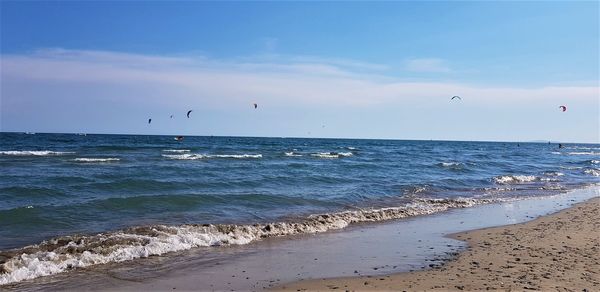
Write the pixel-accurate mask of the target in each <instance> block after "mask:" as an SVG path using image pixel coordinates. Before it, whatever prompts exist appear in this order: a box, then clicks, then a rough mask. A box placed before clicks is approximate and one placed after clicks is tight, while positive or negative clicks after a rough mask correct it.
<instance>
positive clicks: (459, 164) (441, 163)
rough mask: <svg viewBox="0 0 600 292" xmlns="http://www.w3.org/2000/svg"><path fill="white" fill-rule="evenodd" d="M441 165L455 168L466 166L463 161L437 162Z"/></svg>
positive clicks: (459, 168)
mask: <svg viewBox="0 0 600 292" xmlns="http://www.w3.org/2000/svg"><path fill="white" fill-rule="evenodd" d="M436 165H437V166H439V167H443V168H448V169H453V170H461V169H463V168H465V164H464V163H461V162H440V163H437V164H436Z"/></svg>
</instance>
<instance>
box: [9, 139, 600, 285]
mask: <svg viewBox="0 0 600 292" xmlns="http://www.w3.org/2000/svg"><path fill="white" fill-rule="evenodd" d="M0 167H1V168H2V172H1V173H0V250H5V252H2V254H0V255H2V256H3V257H4V258H8V259H16V258H14V256H16V255H17V254H22V253H26V254H27V255H29V256H30V258H27V259H19V260H18V261H13V262H11V265H10V267H9V266H8V265H7V264H6V263H4V264H3V266H4V268H5V269H6V268H10V271H11V272H10V273H4V274H0V279H3V280H4V282H14V281H19V279H26V278H28V277H30V276H31V273H30V272H31V269H34V268H36V269H37V268H39V265H38V266H35V267H34V266H32V265H34V264H36V265H37V264H39V261H40V259H42V260H45V261H47V263H48V266H47V267H45V268H46V270H45V271H46V272H47V273H50V274H53V273H56V272H62V271H66V270H69V269H72V268H76V267H83V266H89V265H93V264H98V263H106V262H115V261H122V260H128V259H132V258H137V257H146V256H149V255H153V254H163V253H166V252H171V251H177V250H185V249H189V248H192V247H197V246H213V245H224V244H245V243H249V242H253V241H255V240H257V239H260V238H264V237H272V236H279V235H286V234H299V233H313V232H322V231H327V230H332V229H338V228H343V227H345V226H347V225H348V224H352V223H356V222H365V221H368V222H372V221H379V220H388V219H394V218H403V217H407V216H412V215H418V214H428V213H434V212H439V211H443V210H446V209H448V208H456V207H461V208H462V207H468V206H472V205H477V204H481V203H489V202H497V201H505V200H512V199H515V198H523V197H532V196H534V197H535V196H539V195H549V194H554V193H560V192H564V191H566V190H569V189H573V188H577V187H580V186H584V185H588V184H592V183H596V182H598V181H599V177H598V175H599V173H600V170H599V168H600V145H590V144H585V145H584V144H582V145H578V144H569V145H566V144H565V147H564V148H562V149H558V147H557V145H555V144H552V145H549V144H543V143H520V144H517V143H492V142H445V141H398V140H353V139H293V138H287V139H286V138H250V137H248V138H240V137H186V138H185V140H184V141H182V142H178V141H175V140H174V139H173V137H170V136H131V135H130V136H125V135H87V136H79V135H72V134H36V135H24V134H17V133H1V134H0ZM389 207H394V208H393V209H391V210H390V209H386V208H389ZM372 208H376V210H374V211H373V210H372ZM382 208H383V209H382ZM347 211H352V212H353V213H348V212H347ZM311 214H327V215H326V216H327V217H322V216H321V217H318V216H317V217H315V216H310V215H311ZM269 222H275V224H269ZM284 223H285V224H284ZM190 224H191V225H190ZM203 224H216V225H207V226H204V225H203ZM224 224H226V225H224ZM254 224H258V225H254ZM286 224H287V225H286ZM130 227H136V228H130ZM99 232H102V234H100V235H94V234H96V233H99ZM80 234H81V235H80ZM51 238H55V239H54V240H49V239H51ZM43 240H49V241H46V242H45V243H43V244H40V243H41V242H42V241H43ZM30 244H36V245H35V246H33V247H32V248H29V249H23V247H24V246H25V245H30ZM15 248H16V250H13V251H7V250H9V249H15ZM86 252H87V254H86ZM4 261H6V262H8V261H9V260H3V262H4ZM18 269H23V270H22V271H21V272H22V273H17V272H16V271H17V270H18ZM19 275H21V276H19ZM40 275H44V273H38V274H37V276H40ZM2 277H4V278H2ZM0 283H3V282H2V280H0Z"/></svg>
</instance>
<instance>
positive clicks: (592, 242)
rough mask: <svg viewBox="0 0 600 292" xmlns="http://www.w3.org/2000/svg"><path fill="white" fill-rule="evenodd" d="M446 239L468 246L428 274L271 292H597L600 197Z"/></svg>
mask: <svg viewBox="0 0 600 292" xmlns="http://www.w3.org/2000/svg"><path fill="white" fill-rule="evenodd" d="M450 237H452V238H455V239H459V240H464V241H466V242H467V243H468V245H469V247H468V248H467V249H466V250H465V251H463V252H461V253H460V254H459V255H458V256H457V257H456V258H455V259H454V260H451V261H449V262H447V263H445V264H442V265H432V267H430V268H429V269H427V270H422V271H414V272H409V273H399V274H390V275H371V276H358V277H345V278H332V279H319V280H305V281H298V282H295V283H291V284H285V285H282V286H278V287H276V288H275V290H288V291H305V290H309V291H310V290H337V289H339V290H363V291H364V290H394V291H403V290H406V291H422V290H437V291H460V290H466V291H470V290H496V289H500V290H514V291H525V290H541V291H600V198H593V199H591V200H589V201H587V202H585V203H580V204H577V205H575V206H573V207H571V208H568V209H565V210H563V211H561V212H558V213H555V214H551V215H547V216H543V217H539V218H537V219H535V220H533V221H529V222H526V223H521V224H515V225H507V226H500V227H492V228H485V229H479V230H473V231H467V232H461V233H456V234H452V235H451V236H450Z"/></svg>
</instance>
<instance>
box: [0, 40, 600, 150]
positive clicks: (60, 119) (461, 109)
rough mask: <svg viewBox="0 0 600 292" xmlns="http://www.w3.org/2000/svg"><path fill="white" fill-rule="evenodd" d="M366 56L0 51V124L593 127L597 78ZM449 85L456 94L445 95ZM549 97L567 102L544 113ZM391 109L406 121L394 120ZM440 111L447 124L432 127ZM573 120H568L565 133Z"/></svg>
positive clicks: (289, 130) (375, 133) (471, 131)
mask: <svg viewBox="0 0 600 292" xmlns="http://www.w3.org/2000/svg"><path fill="white" fill-rule="evenodd" d="M371 65H372V64H369V63H364V62H360V61H353V60H343V59H340V60H335V59H334V60H328V59H326V58H318V57H298V56H287V57H286V56H275V57H264V58H263V57H257V56H253V57H245V58H232V59H215V58H209V57H206V56H202V55H169V56H160V55H144V54H129V53H118V52H108V51H85V50H65V49H46V50H40V51H36V52H33V53H30V54H13V55H2V56H1V70H0V73H1V75H0V79H1V82H2V88H1V93H2V95H1V96H2V100H1V102H2V107H1V108H0V110H1V113H2V115H1V116H0V118H1V123H0V124H1V126H2V127H4V128H2V129H5V130H26V129H29V130H34V131H42V130H43V131H66V130H68V131H82V129H87V131H93V130H94V129H95V131H101V132H121V131H129V132H134V133H143V132H152V133H170V132H178V133H179V132H181V131H183V132H186V131H187V132H188V133H195V134H198V133H203V134H213V133H218V134H232V135H233V134H235V135H237V134H248V135H302V134H303V133H304V134H305V133H306V132H305V130H304V129H306V128H308V127H309V125H310V124H311V123H314V121H313V119H312V118H311V117H314V116H316V117H317V119H318V120H327V117H335V118H331V119H330V122H335V123H337V124H338V127H328V128H327V130H330V131H332V132H331V133H329V134H327V135H329V136H346V137H352V136H364V137H390V135H392V136H391V137H405V138H406V137H413V138H418V137H421V138H427V139H429V137H437V138H453V139H457V138H461V137H462V139H473V138H476V139H515V138H514V137H515V136H514V135H512V134H510V135H509V134H506V135H504V136H502V133H503V132H504V131H505V129H507V128H509V127H519V128H520V131H521V132H522V133H521V136H522V137H530V136H529V134H527V133H529V132H536V133H539V132H540V131H542V130H543V131H546V132H545V133H546V134H544V135H546V136H548V137H554V136H551V135H555V133H562V134H560V135H562V136H564V137H566V138H565V139H570V140H574V141H575V140H579V141H597V138H598V137H597V134H590V133H598V126H597V123H594V122H595V121H597V117H598V111H597V108H598V92H599V88H598V86H556V85H553V84H548V85H546V86H540V87H535V88H533V87H530V88H522V87H515V86H483V85H481V84H479V85H472V84H468V83H460V82H442V81H437V82H433V81H411V82H407V81H405V80H406V79H399V78H397V77H395V76H393V75H387V74H386V73H388V71H387V70H386V69H385V67H378V66H377V65H376V64H375V66H371ZM405 77H406V76H403V78H405ZM453 95H460V96H461V97H462V98H463V99H462V101H459V102H450V97H451V96H453ZM253 102H258V103H259V104H261V112H260V113H261V115H260V119H257V117H259V116H257V115H248V107H249V105H250V104H251V103H253ZM560 104H568V105H569V109H570V111H569V112H567V113H565V114H563V113H560V116H558V117H557V116H555V115H552V113H555V114H559V113H558V105H560ZM189 108H193V109H195V110H198V111H197V113H198V114H201V115H202V117H203V119H204V122H206V123H211V126H209V127H207V126H206V124H202V123H200V124H197V125H196V124H194V125H191V124H189V123H185V124H184V123H180V124H177V125H176V124H173V125H171V123H158V122H157V123H156V125H153V127H152V129H151V128H149V127H147V124H146V123H145V121H146V119H147V118H148V116H153V117H155V119H156V121H159V120H160V117H168V116H169V115H170V114H171V113H173V112H178V111H182V112H183V110H187V109H189ZM449 109H451V110H449ZM269 110H270V111H269ZM251 112H253V111H251ZM457 112H458V113H460V114H456V113H457ZM571 112H577V115H576V116H575V115H572V114H571ZM253 113H254V112H253ZM569 115H570V116H571V119H566V117H567V116H569ZM107 116H110V119H107V118H106V117H107ZM357 116H360V119H357ZM290 117H293V118H290ZM508 117H510V119H508ZM399 118H400V119H402V120H403V121H404V122H405V123H404V124H401V125H399V124H397V121H398V119H399ZM165 119H166V118H165ZM449 119H450V120H452V122H453V123H454V124H455V125H458V126H456V127H452V129H446V128H443V127H441V128H440V127H439V125H441V124H443V123H446V122H447V120H449ZM82 121H83V122H82ZM140 121H141V122H140ZM169 121H170V119H169ZM282 121H284V122H282ZM179 122H182V121H179ZM257 123H262V124H261V125H262V126H257ZM319 123H320V122H319ZM188 124H189V125H188ZM123 125H126V126H125V127H124V126H123ZM169 125H171V126H169ZM493 125H496V127H497V129H496V131H494V130H490V128H489V127H490V126H493ZM187 126H189V128H186V127H187ZM399 126H401V127H403V128H402V129H399V128H398V127H399ZM169 127H171V128H169ZM561 127H562V128H564V129H563V130H561V131H557V130H556V129H557V128H561ZM573 127H576V128H577V127H578V129H579V132H577V133H578V134H573V135H572V136H569V135H571V132H572V131H570V130H569V128H573ZM442 128H443V129H442ZM124 129H125V130H124ZM208 129H210V130H211V131H213V130H214V131H216V132H207V131H208ZM319 129H320V126H319ZM360 129H362V130H360ZM160 131H162V132H160ZM411 131H412V132H411ZM394 133H395V134H394ZM410 133H412V134H410ZM498 133H500V134H498ZM511 133H512V131H511ZM406 135H411V136H406ZM540 135H542V134H540ZM557 135H558V134H557ZM540 137H541V136H540ZM557 137H559V136H557ZM553 139H554V140H557V139H558V138H553Z"/></svg>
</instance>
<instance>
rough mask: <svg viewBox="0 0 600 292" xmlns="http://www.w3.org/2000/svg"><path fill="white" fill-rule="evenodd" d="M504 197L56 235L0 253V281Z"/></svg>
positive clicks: (436, 209) (436, 200)
mask: <svg viewBox="0 0 600 292" xmlns="http://www.w3.org/2000/svg"><path fill="white" fill-rule="evenodd" d="M500 201H505V200H501V199H475V198H455V199H416V200H415V201H414V202H413V203H409V204H407V205H404V206H400V207H391V208H381V209H360V210H355V211H343V212H337V213H330V214H319V215H310V216H308V217H306V218H305V219H303V220H301V221H298V222H275V223H267V224H253V225H234V224H218V225H213V224H188V225H180V226H166V225H153V226H141V227H132V228H128V229H124V230H120V231H116V232H109V233H100V234H97V235H89V236H85V235H73V236H64V237H58V238H54V239H51V240H47V241H44V242H42V243H40V244H37V245H31V246H27V247H24V248H20V249H14V250H9V251H4V252H0V260H2V262H0V263H1V265H0V285H4V284H8V283H14V282H19V281H23V280H29V279H34V278H37V277H41V276H48V275H53V274H57V273H62V272H65V271H69V270H72V269H76V268H82V267H88V266H92V265H98V264H105V263H111V262H123V261H128V260H132V259H136V258H145V257H149V256H152V255H162V254H165V253H169V252H175V251H181V250H187V249H191V248H195V247H202V246H223V245H243V244H248V243H251V242H254V241H257V240H261V239H263V238H268V237H279V236H287V235H294V234H310V233H321V232H326V231H329V230H335V229H342V228H345V227H347V226H348V225H350V224H355V223H361V222H377V221H386V220H393V219H400V218H405V217H411V216H418V215H426V214H432V213H437V212H441V211H446V210H448V209H453V208H467V207H472V206H475V205H479V204H487V203H492V202H500Z"/></svg>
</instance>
